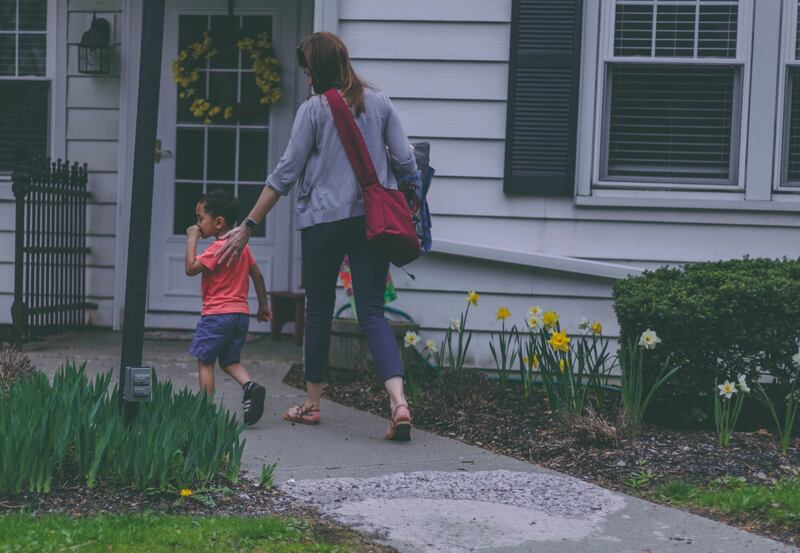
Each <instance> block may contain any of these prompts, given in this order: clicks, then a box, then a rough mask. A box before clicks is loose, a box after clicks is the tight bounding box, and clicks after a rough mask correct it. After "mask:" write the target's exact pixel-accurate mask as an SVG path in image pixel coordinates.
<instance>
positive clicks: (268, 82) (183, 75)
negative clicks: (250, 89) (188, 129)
mask: <svg viewBox="0 0 800 553" xmlns="http://www.w3.org/2000/svg"><path fill="white" fill-rule="evenodd" d="M236 47H237V48H239V50H240V51H241V52H242V53H243V54H246V55H247V56H248V57H249V58H250V61H251V63H252V70H253V75H254V77H255V81H256V86H257V87H258V89H259V90H260V91H261V98H259V100H258V102H259V104H274V103H275V102H277V101H278V100H280V98H281V95H282V92H281V88H280V82H281V76H280V72H279V71H278V60H277V59H276V58H275V57H274V56H273V55H272V43H271V42H270V40H269V37H268V36H267V33H260V34H259V35H257V36H256V37H255V38H253V37H244V38H242V39H240V40H239V41H237V42H236ZM218 52H219V50H217V49H216V48H213V47H212V39H211V35H210V34H209V33H208V32H207V31H206V32H204V33H203V38H202V40H201V41H199V42H194V43H192V44H190V45H189V46H187V47H186V48H185V49H184V50H181V51H180V52H178V57H177V58H176V59H174V60H172V78H173V79H174V81H175V82H176V83H177V85H178V89H179V90H178V97H179V98H194V100H193V101H192V104H191V105H190V106H189V111H190V112H191V113H192V115H194V116H195V117H197V118H198V119H203V121H204V122H205V124H206V125H210V124H211V123H213V121H214V119H215V118H216V117H218V116H219V115H220V114H222V118H223V119H230V118H231V117H233V115H234V111H235V107H234V106H218V105H215V104H213V103H212V101H211V100H209V99H208V98H203V97H201V96H200V95H199V94H198V91H197V88H196V87H195V83H197V81H199V80H200V69H201V67H203V66H204V65H205V63H206V61H207V60H210V59H211V58H213V57H214V56H216V55H217V53H218Z"/></svg>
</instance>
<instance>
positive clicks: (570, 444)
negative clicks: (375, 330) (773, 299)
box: [285, 366, 800, 544]
mask: <svg viewBox="0 0 800 553" xmlns="http://www.w3.org/2000/svg"><path fill="white" fill-rule="evenodd" d="M285 382H286V383H287V384H289V385H292V386H295V387H297V388H303V387H304V385H303V374H302V369H301V367H300V366H295V367H293V368H292V370H291V371H290V372H289V374H288V375H287V377H286V379H285ZM325 397H326V398H328V399H331V400H333V401H335V402H337V403H341V404H344V405H348V406H350V407H355V408H357V409H361V410H364V411H368V412H371V413H374V414H377V415H380V416H383V417H387V418H388V416H389V408H388V405H387V401H386V395H385V391H384V390H383V388H382V386H380V385H379V384H378V383H376V382H373V381H365V380H357V381H354V382H334V383H331V384H328V385H327V387H326V390H325ZM411 408H412V414H413V421H414V426H416V427H417V428H420V429H423V430H427V431H430V432H434V433H437V434H440V435H443V436H447V437H449V438H453V439H456V440H459V441H461V442H464V443H467V444H471V445H476V446H479V447H482V448H484V449H487V450H489V451H492V452H495V453H499V454H502V455H507V456H510V457H514V458H516V459H520V460H523V461H527V462H531V463H536V464H538V465H541V466H544V467H547V468H550V469H553V470H556V471H559V472H562V473H566V474H570V475H572V476H576V477H578V478H581V479H583V480H587V481H590V482H593V483H596V484H598V485H600V486H603V487H605V488H610V489H613V490H617V491H621V492H624V493H628V494H631V495H636V496H639V497H644V498H645V499H648V500H651V501H658V499H657V498H655V497H654V496H653V495H652V493H651V492H652V490H653V489H654V488H655V486H657V485H659V484H663V483H665V482H669V481H671V480H680V481H689V482H692V483H696V484H702V483H709V482H711V481H713V480H714V479H716V478H719V477H722V476H733V477H740V476H741V477H744V478H746V479H747V480H748V481H749V482H753V483H768V482H771V481H772V480H773V479H777V478H790V477H800V441H798V440H795V442H794V447H792V448H791V449H790V451H789V454H788V455H786V456H783V455H782V454H781V452H780V449H779V446H778V442H777V439H776V438H775V437H774V436H773V435H772V434H770V432H768V431H767V430H763V429H762V430H758V431H755V432H747V433H745V432H737V433H735V434H734V437H733V439H732V440H731V443H730V445H729V446H728V447H720V446H718V445H717V437H716V434H715V433H713V432H710V431H686V430H672V429H667V428H659V427H654V426H647V427H645V428H643V429H642V430H641V431H640V432H639V433H637V434H635V435H632V436H631V435H624V433H622V432H614V430H616V429H615V428H614V427H613V425H610V426H611V432H607V431H605V430H607V429H603V430H602V431H598V430H597V426H598V425H596V424H592V422H596V421H591V420H590V421H578V422H575V423H572V424H564V423H563V422H562V421H561V420H560V419H559V418H558V417H557V416H556V414H555V413H553V412H552V411H551V410H549V408H548V405H547V399H546V397H545V396H544V393H543V391H542V390H541V389H538V388H537V389H535V390H534V392H533V394H532V396H531V397H529V398H527V399H526V398H524V397H523V394H522V389H521V387H520V386H516V385H510V386H509V388H507V389H506V390H505V391H503V390H501V389H500V386H499V384H498V383H497V382H496V381H493V380H490V379H487V378H486V377H485V376H483V375H482V374H480V373H478V372H477V371H465V372H464V374H461V375H457V374H448V373H445V374H444V375H443V376H441V377H439V378H436V379H432V380H430V381H429V382H426V383H425V384H423V386H422V391H421V392H420V397H419V400H418V401H417V404H416V405H414V404H412V405H411ZM643 475H644V476H643ZM697 513H698V514H702V515H703V516H707V517H709V518H713V519H716V520H720V521H723V522H726V523H729V524H732V525H735V526H738V527H739V528H742V529H746V530H748V531H752V532H756V533H760V534H762V535H766V536H769V537H772V538H774V539H778V540H781V541H784V542H786V543H791V544H798V543H800V528H797V527H796V526H793V527H790V526H783V525H780V524H776V523H771V522H768V521H761V520H758V519H757V518H756V517H752V516H747V517H741V516H727V515H724V514H722V513H717V512H713V511H697Z"/></svg>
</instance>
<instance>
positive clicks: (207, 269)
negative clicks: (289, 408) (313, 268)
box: [186, 190, 272, 424]
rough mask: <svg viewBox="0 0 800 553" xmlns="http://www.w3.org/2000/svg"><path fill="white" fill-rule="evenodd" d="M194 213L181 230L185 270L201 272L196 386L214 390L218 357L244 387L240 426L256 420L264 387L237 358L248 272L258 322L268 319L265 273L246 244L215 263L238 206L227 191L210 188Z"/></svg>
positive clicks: (246, 316)
mask: <svg viewBox="0 0 800 553" xmlns="http://www.w3.org/2000/svg"><path fill="white" fill-rule="evenodd" d="M196 212H197V224H195V225H192V226H190V227H189V228H187V229H186V235H187V237H188V239H187V240H186V274H187V275H189V276H194V275H197V274H201V275H202V277H201V286H200V287H201V290H202V294H203V309H202V311H201V312H200V315H201V317H200V322H198V323H197V329H196V330H195V332H194V337H193V338H192V346H191V347H190V348H189V353H191V354H192V355H193V356H194V357H196V358H197V370H198V372H199V374H200V389H201V390H205V391H206V392H208V393H209V394H210V393H211V392H213V391H214V362H215V361H217V360H219V365H220V367H222V370H224V371H225V372H226V373H228V374H229V375H231V376H232V377H233V378H234V380H236V382H238V383H239V385H240V386H241V387H242V389H243V391H244V399H243V400H242V403H243V404H244V422H245V424H255V423H256V422H257V421H258V420H259V419H260V418H261V414H262V413H263V412H264V396H265V393H266V391H265V390H264V387H263V386H261V385H260V384H257V383H256V382H254V381H253V380H252V379H251V378H250V374H249V373H248V372H247V369H245V368H244V367H243V366H242V364H241V363H240V357H241V353H242V347H243V346H244V342H245V338H246V337H247V330H248V327H249V324H250V309H249V307H248V305H247V294H248V282H247V277H248V275H249V277H250V278H251V279H253V286H255V289H256V296H257V297H258V313H257V315H256V318H257V319H258V320H259V321H261V322H264V321H269V320H270V319H272V313H271V312H270V309H269V304H268V303H267V288H266V286H265V284H264V275H263V274H261V269H259V268H258V265H257V264H256V261H255V259H253V255H252V254H251V253H250V248H249V247H245V248H244V250H243V251H242V254H241V255H240V256H238V257H237V259H236V261H234V263H233V264H231V265H230V266H227V264H225V265H220V264H218V263H217V261H218V259H219V258H218V257H216V256H215V255H214V254H215V253H216V252H217V251H218V250H219V248H220V246H222V244H224V243H225V240H221V239H220V236H222V235H224V234H225V233H226V232H228V231H229V230H230V229H231V227H233V225H234V223H235V222H236V219H237V217H238V212H239V204H238V202H237V200H236V198H235V197H234V196H233V195H232V194H231V193H230V192H228V191H226V190H214V191H213V192H209V193H208V194H206V195H205V196H203V198H202V199H201V200H200V201H199V202H198V203H197V207H196ZM210 236H215V237H216V238H217V240H215V241H214V242H212V243H211V245H209V246H208V247H207V248H206V249H205V251H204V252H203V253H202V254H200V255H196V252H197V241H198V240H199V239H200V238H201V237H202V238H208V237H210Z"/></svg>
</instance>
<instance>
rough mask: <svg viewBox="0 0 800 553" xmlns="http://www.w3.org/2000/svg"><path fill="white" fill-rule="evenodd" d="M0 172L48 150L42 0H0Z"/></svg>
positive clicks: (47, 88)
mask: <svg viewBox="0 0 800 553" xmlns="http://www.w3.org/2000/svg"><path fill="white" fill-rule="evenodd" d="M0 98H2V99H3V100H2V102H0V121H2V122H3V124H2V125H0V173H10V172H11V171H12V170H13V167H14V162H15V158H16V155H17V152H18V151H26V152H27V153H28V154H29V155H44V154H46V153H47V151H48V141H49V138H48V134H49V133H48V130H49V119H50V118H49V106H50V82H49V80H48V79H47V0H0Z"/></svg>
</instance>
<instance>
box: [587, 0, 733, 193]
mask: <svg viewBox="0 0 800 553" xmlns="http://www.w3.org/2000/svg"><path fill="white" fill-rule="evenodd" d="M613 9H614V12H613V24H614V29H613V41H611V42H610V44H609V45H608V48H609V50H610V51H607V52H603V54H604V58H605V59H606V62H605V64H604V68H603V70H604V71H605V83H606V86H605V89H604V95H605V97H604V98H603V106H604V108H603V121H602V145H601V153H600V172H599V173H600V183H599V184H600V185H612V186H613V185H614V184H623V185H624V184H636V185H641V186H643V187H647V186H656V187H659V188H664V187H670V186H680V187H683V188H685V187H692V186H704V185H715V186H717V185H720V186H725V185H731V186H735V185H737V183H738V175H737V170H736V168H737V166H738V143H739V120H740V113H741V111H742V110H741V82H740V81H741V76H742V66H743V63H742V62H740V61H739V60H738V58H737V48H738V32H739V16H740V13H739V3H738V0H616V1H615V3H614V5H613Z"/></svg>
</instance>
